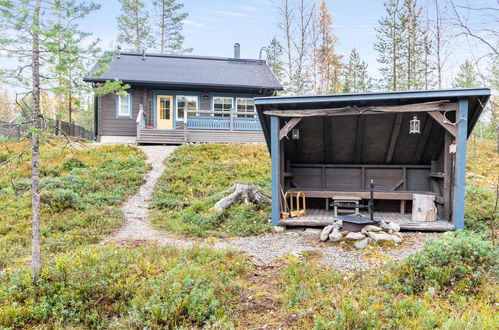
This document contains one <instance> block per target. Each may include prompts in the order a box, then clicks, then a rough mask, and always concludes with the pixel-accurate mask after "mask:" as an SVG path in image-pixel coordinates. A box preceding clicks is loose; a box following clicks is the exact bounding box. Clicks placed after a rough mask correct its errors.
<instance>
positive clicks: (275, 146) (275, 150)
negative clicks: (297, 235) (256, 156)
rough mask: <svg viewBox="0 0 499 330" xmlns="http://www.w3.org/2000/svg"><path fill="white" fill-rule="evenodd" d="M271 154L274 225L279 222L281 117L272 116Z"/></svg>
mask: <svg viewBox="0 0 499 330" xmlns="http://www.w3.org/2000/svg"><path fill="white" fill-rule="evenodd" d="M270 145H271V146H270V154H271V160H272V225H274V226H277V225H278V224H279V201H280V197H279V117H276V116H272V117H270Z"/></svg>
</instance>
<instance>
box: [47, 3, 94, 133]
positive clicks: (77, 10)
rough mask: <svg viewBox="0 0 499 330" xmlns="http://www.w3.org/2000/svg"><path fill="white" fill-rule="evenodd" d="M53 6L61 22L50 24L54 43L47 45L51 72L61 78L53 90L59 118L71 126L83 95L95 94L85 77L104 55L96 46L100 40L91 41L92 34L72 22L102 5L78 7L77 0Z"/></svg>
mask: <svg viewBox="0 0 499 330" xmlns="http://www.w3.org/2000/svg"><path fill="white" fill-rule="evenodd" d="M49 5H50V10H51V12H53V13H56V14H57V20H48V21H47V23H46V24H47V30H48V31H51V35H52V36H51V39H52V41H51V42H47V43H46V46H47V48H48V50H49V53H48V56H47V62H48V64H49V65H50V70H51V72H53V74H54V75H56V76H57V79H56V80H54V81H53V83H52V85H53V86H52V87H53V88H52V91H53V92H54V93H55V95H56V97H57V107H58V115H59V116H64V117H66V118H67V120H68V122H69V123H70V124H71V123H73V112H74V111H75V110H76V109H78V107H79V105H80V100H81V97H82V95H84V94H88V93H90V92H91V87H90V86H89V85H88V84H87V83H85V82H84V81H83V79H82V78H83V77H84V76H85V74H86V73H87V72H88V68H89V67H90V66H91V65H92V64H93V62H94V61H95V57H96V56H98V54H99V52H100V49H99V48H97V47H96V43H97V41H89V40H88V37H89V36H90V33H86V32H83V31H81V30H80V29H79V28H78V26H77V25H75V24H74V23H72V22H74V21H75V19H77V18H79V17H82V16H86V15H88V14H90V13H92V12H94V11H96V10H98V9H99V8H100V6H98V5H96V4H94V3H90V4H88V5H87V4H80V5H78V6H77V7H74V6H75V1H74V0H58V1H54V2H53V3H51V4H49ZM84 45H86V46H84ZM54 83H55V84H54Z"/></svg>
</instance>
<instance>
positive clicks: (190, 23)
mask: <svg viewBox="0 0 499 330" xmlns="http://www.w3.org/2000/svg"><path fill="white" fill-rule="evenodd" d="M183 22H184V24H185V25H188V26H193V27H198V28H204V29H209V28H211V26H210V25H208V24H203V23H198V22H193V21H191V20H189V19H184V21H183Z"/></svg>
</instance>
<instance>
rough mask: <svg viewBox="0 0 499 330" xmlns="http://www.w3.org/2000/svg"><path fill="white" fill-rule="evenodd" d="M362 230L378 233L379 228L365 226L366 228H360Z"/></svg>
mask: <svg viewBox="0 0 499 330" xmlns="http://www.w3.org/2000/svg"><path fill="white" fill-rule="evenodd" d="M362 230H365V231H374V232H378V231H381V228H380V227H378V226H373V225H367V226H364V228H362Z"/></svg>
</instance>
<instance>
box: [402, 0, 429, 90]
mask: <svg viewBox="0 0 499 330" xmlns="http://www.w3.org/2000/svg"><path fill="white" fill-rule="evenodd" d="M422 18H423V11H422V8H421V7H418V5H417V0H404V3H403V6H402V10H401V15H400V21H401V24H402V27H403V30H404V36H405V38H403V40H402V43H401V44H402V49H401V50H402V58H403V68H404V79H403V80H404V84H405V89H407V90H412V89H422V88H424V87H425V81H426V77H425V74H426V73H427V72H428V69H427V67H426V66H427V59H428V53H427V52H428V51H429V49H428V47H427V29H426V27H424V26H423V21H422Z"/></svg>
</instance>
